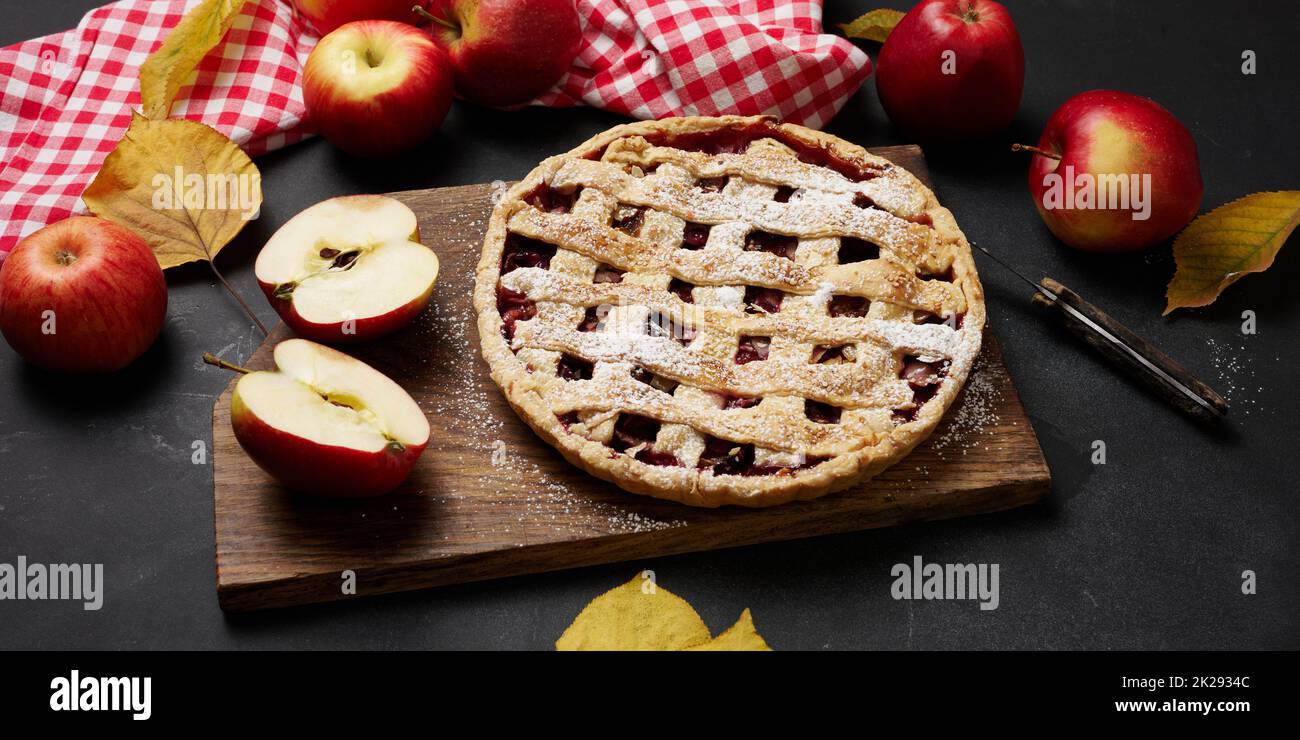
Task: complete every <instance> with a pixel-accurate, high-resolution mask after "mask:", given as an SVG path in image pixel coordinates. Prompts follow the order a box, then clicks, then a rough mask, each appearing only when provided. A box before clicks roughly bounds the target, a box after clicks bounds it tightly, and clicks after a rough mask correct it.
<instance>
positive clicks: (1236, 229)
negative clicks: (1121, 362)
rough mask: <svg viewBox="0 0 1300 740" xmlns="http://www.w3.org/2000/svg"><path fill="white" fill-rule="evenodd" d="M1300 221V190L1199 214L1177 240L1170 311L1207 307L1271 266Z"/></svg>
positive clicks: (1255, 196)
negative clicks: (1232, 286)
mask: <svg viewBox="0 0 1300 740" xmlns="http://www.w3.org/2000/svg"><path fill="white" fill-rule="evenodd" d="M1297 224H1300V190H1286V191H1282V192H1275V193H1255V194H1253V195H1247V196H1246V197H1244V198H1241V199H1239V200H1234V201H1233V202H1231V203H1228V204H1227V205H1222V206H1219V207H1218V208H1216V209H1214V210H1213V211H1210V212H1209V213H1207V214H1205V215H1203V216H1200V217H1199V218H1197V219H1196V220H1195V221H1193V222H1192V224H1191V226H1188V227H1187V228H1186V229H1184V230H1183V233H1181V234H1179V235H1178V238H1177V239H1175V240H1174V262H1175V263H1176V264H1177V269H1176V270H1175V271H1174V279H1173V280H1171V281H1170V282H1169V288H1168V290H1167V291H1166V299H1167V305H1166V306H1165V315H1166V316H1167V315H1169V313H1170V312H1171V311H1173V310H1175V309H1178V308H1195V307H1197V306H1208V305H1210V304H1211V303H1213V302H1214V300H1215V299H1216V298H1218V297H1219V294H1220V293H1222V292H1223V290H1224V289H1225V288H1227V287H1228V286H1229V285H1232V284H1233V283H1234V282H1236V281H1237V280H1239V279H1241V278H1242V277H1244V276H1246V275H1248V274H1250V273H1252V272H1263V271H1264V270H1267V269H1268V268H1269V266H1270V265H1272V264H1273V258H1274V257H1276V256H1277V253H1278V250H1280V249H1281V248H1282V245H1283V244H1285V243H1286V240H1287V238H1288V237H1289V236H1291V232H1293V231H1295V228H1296V225H1297Z"/></svg>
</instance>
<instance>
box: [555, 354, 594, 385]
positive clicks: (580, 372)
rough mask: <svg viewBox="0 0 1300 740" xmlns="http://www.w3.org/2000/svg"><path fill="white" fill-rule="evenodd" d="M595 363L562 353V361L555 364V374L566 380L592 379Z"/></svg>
mask: <svg viewBox="0 0 1300 740" xmlns="http://www.w3.org/2000/svg"><path fill="white" fill-rule="evenodd" d="M595 367H596V366H595V363H592V362H591V361H589V360H584V359H582V358H581V357H574V356H573V355H569V354H565V355H560V362H559V364H557V365H556V366H555V374H556V375H558V376H559V377H560V378H562V379H564V380H591V373H592V372H593V371H594V370H595Z"/></svg>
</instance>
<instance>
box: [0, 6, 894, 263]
mask: <svg viewBox="0 0 1300 740" xmlns="http://www.w3.org/2000/svg"><path fill="white" fill-rule="evenodd" d="M197 2H198V0H122V1H121V2H117V3H114V4H112V5H108V6H105V7H103V8H99V9H97V10H94V11H91V12H90V13H88V14H87V15H86V16H85V17H84V18H83V19H82V21H81V23H80V24H79V25H78V26H77V28H75V29H73V30H70V31H65V32H63V33H57V34H53V35H50V36H45V37H43V38H39V39H33V40H31V41H25V42H21V43H18V44H14V45H12V46H8V47H5V48H3V49H0V85H2V89H0V217H3V218H4V219H5V221H4V225H3V230H0V258H3V256H4V255H5V254H6V253H8V251H9V250H10V249H12V248H13V246H14V245H15V244H16V243H17V242H18V240H19V239H20V238H22V237H23V236H26V235H27V234H30V233H31V232H33V231H35V230H37V229H39V228H40V227H42V226H44V225H45V224H48V223H51V222H53V221H57V220H59V219H61V218H63V217H65V216H67V215H69V214H71V213H74V212H80V211H83V210H84V205H83V204H82V202H81V193H82V192H83V191H84V190H85V189H86V186H87V185H89V184H90V181H91V180H92V179H94V176H95V173H96V172H98V171H99V167H100V165H101V164H102V163H103V161H104V157H106V156H107V155H108V153H109V152H110V151H112V150H113V147H114V146H116V145H117V142H118V140H119V139H121V137H122V134H123V132H125V131H126V128H127V126H128V125H129V124H130V121H131V110H132V109H136V108H138V107H139V105H140V86H139V81H138V77H139V68H140V65H141V63H143V62H144V60H145V58H146V57H148V55H149V54H150V53H151V52H152V51H153V50H154V49H156V48H157V47H158V46H159V45H160V44H161V43H162V41H163V39H164V38H165V37H166V34H167V32H168V31H169V30H170V29H171V28H172V27H173V26H175V25H176V23H177V21H179V20H180V18H181V16H182V15H183V14H184V12H185V11H186V10H187V9H188V8H190V7H192V6H193V5H195V4H196V3H197ZM576 3H577V7H578V12H579V14H580V15H581V17H582V22H583V34H584V44H583V48H582V50H581V51H580V53H579V55H578V58H577V59H576V60H575V61H574V64H573V68H572V69H571V70H570V71H569V72H568V74H566V75H565V76H564V77H563V78H562V79H561V80H560V81H559V82H558V83H557V84H556V85H555V87H554V88H552V89H551V90H550V91H548V92H547V93H545V94H543V95H542V96H541V97H539V98H538V99H537V100H535V101H533V103H534V104H538V105H549V106H557V107H560V106H571V105H590V106H595V107H598V108H605V109H608V110H611V111H615V112H618V113H623V114H626V115H629V116H632V117H635V118H643V119H645V118H663V117H666V116H674V115H718V114H724V113H741V114H758V113H766V114H770V115H775V116H778V117H780V118H782V119H785V120H787V121H791V122H795V123H803V124H805V125H808V126H813V127H821V126H822V125H823V124H825V123H826V122H827V121H829V120H830V118H831V117H832V116H834V115H835V113H836V112H837V111H838V110H839V109H840V108H841V107H842V106H843V105H844V103H845V102H846V101H847V100H848V98H849V97H850V96H851V95H852V94H853V93H854V92H855V91H856V90H857V89H858V87H859V86H860V85H861V84H862V82H863V81H864V80H865V79H866V78H867V76H869V75H870V74H871V61H870V60H869V59H868V58H867V55H866V54H865V53H863V52H862V51H861V50H860V49H858V48H857V47H855V46H854V45H853V44H852V43H851V42H849V41H848V40H846V39H844V38H841V37H838V36H833V35H829V34H823V33H822V27H821V10H822V7H821V0H576ZM315 43H316V35H315V33H314V32H313V31H312V30H311V29H310V28H309V27H306V26H305V25H304V23H303V21H301V20H300V19H299V18H298V17H297V15H296V13H294V11H293V8H292V7H291V5H290V3H289V0H249V1H248V2H247V3H246V4H245V6H244V9H243V11H242V14H241V15H240V17H239V18H238V19H237V20H236V21H235V23H234V25H233V26H232V27H231V29H230V32H229V33H228V34H227V36H226V38H225V40H224V41H223V42H222V44H221V45H220V46H219V47H217V48H216V49H215V50H213V52H212V53H210V54H209V55H208V56H207V57H206V58H205V59H204V60H203V62H202V63H201V64H200V65H199V69H198V73H197V75H196V76H195V78H194V80H193V81H192V82H191V83H190V84H188V85H186V86H185V87H184V88H182V89H181V91H180V94H179V95H178V96H177V99H176V103H175V105H174V106H173V107H172V117H173V118H182V117H183V118H188V119H192V120H197V121H202V122H204V123H206V124H208V125H210V126H212V127H214V128H216V129H217V130H219V131H221V132H222V133H224V134H226V135H227V136H229V137H230V138H231V139H233V140H234V141H235V142H236V143H238V144H240V145H241V146H243V147H244V149H245V150H246V151H247V152H248V153H249V154H250V155H253V156H256V155H258V154H261V153H264V152H268V151H271V150H274V149H278V148H280V147H282V146H285V145H287V144H292V143H294V142H297V141H300V140H302V139H303V138H306V137H307V136H310V135H311V133H312V132H311V129H310V123H309V122H308V121H307V120H306V111H305V109H304V107H303V102H302V90H301V81H302V65H303V64H304V63H305V62H306V59H307V55H308V54H309V53H310V51H311V48H312V47H313V46H314V45H315Z"/></svg>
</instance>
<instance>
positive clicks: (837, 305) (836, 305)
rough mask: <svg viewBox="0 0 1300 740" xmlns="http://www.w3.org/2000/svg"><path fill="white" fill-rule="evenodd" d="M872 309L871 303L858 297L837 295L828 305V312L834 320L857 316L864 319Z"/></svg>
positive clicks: (832, 297)
mask: <svg viewBox="0 0 1300 740" xmlns="http://www.w3.org/2000/svg"><path fill="white" fill-rule="evenodd" d="M870 309H871V301H869V300H867V299H866V298H863V297H862V296H858V295H836V296H831V300H830V302H829V303H827V305H826V311H827V312H828V313H829V314H830V315H831V316H832V317H834V318H839V317H841V316H855V317H858V318H862V317H864V316H866V315H867V311H868V310H870Z"/></svg>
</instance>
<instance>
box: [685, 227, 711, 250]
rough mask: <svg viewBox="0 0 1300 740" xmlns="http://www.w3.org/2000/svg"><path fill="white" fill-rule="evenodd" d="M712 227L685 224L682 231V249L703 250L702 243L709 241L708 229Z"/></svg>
mask: <svg viewBox="0 0 1300 740" xmlns="http://www.w3.org/2000/svg"><path fill="white" fill-rule="evenodd" d="M711 228H713V227H712V226H707V225H705V224H693V223H687V224H686V228H685V229H683V230H682V247H681V248H682V249H691V250H695V249H703V248H704V243H705V242H707V241H708V240H709V229H711Z"/></svg>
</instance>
